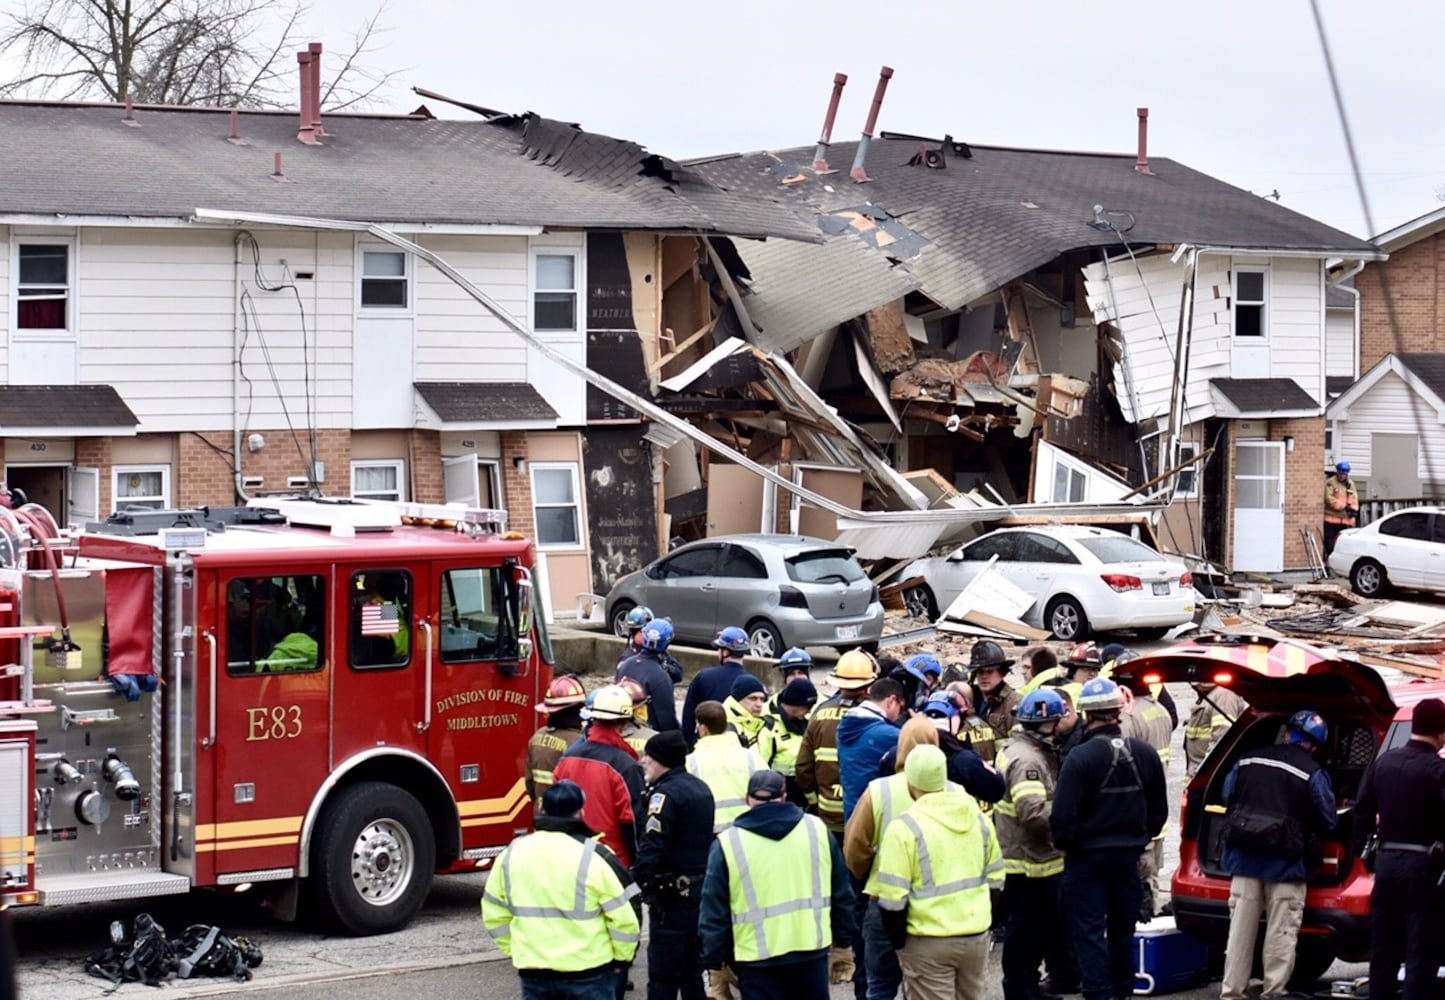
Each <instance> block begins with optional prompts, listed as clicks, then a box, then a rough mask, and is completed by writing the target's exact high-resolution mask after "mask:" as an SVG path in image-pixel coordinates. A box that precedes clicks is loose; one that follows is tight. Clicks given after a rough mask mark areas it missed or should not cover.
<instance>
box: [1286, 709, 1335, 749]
mask: <svg viewBox="0 0 1445 1000" xmlns="http://www.w3.org/2000/svg"><path fill="white" fill-rule="evenodd" d="M1284 728H1285V731H1286V733H1288V736H1287V737H1286V738H1287V739H1288V740H1289V741H1290V742H1291V743H1298V742H1300V741H1301V740H1309V741H1310V742H1311V743H1313V744H1314V745H1315V746H1324V745H1325V741H1326V740H1328V739H1329V738H1330V727H1329V726H1328V725H1326V724H1325V720H1324V719H1323V718H1321V717H1320V713H1318V712H1315V711H1312V710H1310V709H1304V710H1303V711H1300V712H1296V713H1295V714H1294V715H1291V716H1290V717H1289V721H1288V722H1286V723H1285V726H1284Z"/></svg>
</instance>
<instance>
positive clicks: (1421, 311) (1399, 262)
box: [1355, 233, 1445, 373]
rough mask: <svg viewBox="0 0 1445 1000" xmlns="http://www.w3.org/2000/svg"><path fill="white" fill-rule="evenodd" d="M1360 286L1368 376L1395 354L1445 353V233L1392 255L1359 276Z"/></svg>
mask: <svg viewBox="0 0 1445 1000" xmlns="http://www.w3.org/2000/svg"><path fill="white" fill-rule="evenodd" d="M1387 285H1388V289H1389V293H1390V300H1391V301H1392V302H1393V305H1394V322H1391V316H1390V309H1389V308H1388V306H1389V303H1387V301H1386V295H1385V291H1386V286H1387ZM1355 287H1356V288H1357V289H1359V292H1360V371H1361V372H1362V373H1363V372H1366V371H1369V370H1370V367H1371V366H1372V365H1374V364H1375V363H1376V362H1377V361H1379V360H1380V359H1381V358H1383V357H1384V356H1385V355H1386V354H1390V353H1392V352H1393V353H1399V352H1401V351H1442V350H1445V233H1437V234H1436V235H1434V236H1430V237H1427V238H1426V239H1423V240H1421V241H1419V242H1418V243H1414V244H1411V245H1410V246H1408V247H1405V248H1404V249H1402V250H1399V251H1397V252H1395V253H1392V254H1391V255H1390V259H1389V261H1387V262H1386V263H1384V264H1368V265H1366V266H1365V269H1364V270H1363V271H1361V272H1360V273H1359V274H1358V275H1357V276H1356V277H1355ZM1397 328H1398V329H1397Z"/></svg>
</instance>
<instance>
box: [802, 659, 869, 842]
mask: <svg viewBox="0 0 1445 1000" xmlns="http://www.w3.org/2000/svg"><path fill="white" fill-rule="evenodd" d="M877 675H878V666H877V664H876V663H874V662H873V657H871V656H869V655H868V654H867V653H865V652H863V651H862V650H861V649H853V650H849V651H848V652H846V653H844V654H843V655H842V656H840V657H838V663H837V665H836V666H835V667H834V668H833V672H832V673H831V674H829V675H828V680H829V681H830V682H831V683H832V685H833V686H834V687H836V688H837V689H838V693H837V694H835V695H833V697H831V698H829V699H828V700H827V701H825V702H823V703H822V704H821V705H819V706H818V707H817V708H815V709H813V716H812V718H811V719H809V720H808V729H807V731H806V732H805V733H804V734H803V742H802V744H801V745H800V746H799V747H798V770H797V781H798V787H799V788H801V789H802V790H803V792H804V794H806V795H807V796H808V805H809V807H810V809H811V810H812V811H813V812H816V813H817V815H818V818H819V819H821V820H822V821H823V823H824V825H825V826H827V827H828V830H829V832H830V833H833V834H834V835H835V836H836V837H838V838H839V839H840V840H841V839H842V836H843V777H842V773H841V772H840V771H839V770H838V720H839V719H841V718H843V715H844V714H845V713H846V712H847V711H848V710H849V709H851V708H854V707H855V706H857V705H859V704H862V702H863V700H864V699H865V698H867V697H868V686H869V685H870V684H872V683H873V679H874V678H875V677H876V676H877Z"/></svg>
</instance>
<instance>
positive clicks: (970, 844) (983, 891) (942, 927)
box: [877, 791, 1004, 937]
mask: <svg viewBox="0 0 1445 1000" xmlns="http://www.w3.org/2000/svg"><path fill="white" fill-rule="evenodd" d="M1003 879H1004V870H1003V856H1002V855H1001V854H1000V853H999V847H998V837H997V836H995V835H994V830H993V824H992V822H990V820H989V818H988V817H987V816H986V815H984V813H983V812H982V811H981V810H980V809H979V808H978V803H977V802H975V801H974V800H973V799H972V798H970V797H968V796H965V795H953V794H950V793H949V792H946V791H945V792H930V793H928V794H925V795H920V796H919V797H918V798H917V799H916V800H914V803H913V805H912V806H911V807H909V809H908V811H907V812H905V813H903V814H902V815H901V816H899V817H898V818H897V819H895V820H894V821H893V822H892V823H890V824H889V825H888V828H887V829H886V830H884V831H883V846H882V848H881V849H880V850H879V852H878V877H877V883H878V885H877V889H878V895H877V899H878V905H879V906H880V907H882V908H883V909H885V910H894V911H897V910H901V909H903V908H904V907H905V906H906V907H907V908H908V933H909V934H910V935H912V936H914V937H959V936H962V935H968V934H982V933H983V932H984V931H986V930H988V927H989V924H990V923H991V922H992V916H993V913H992V908H991V906H990V903H989V888H990V886H992V887H994V888H998V887H1000V886H1002V885H1003Z"/></svg>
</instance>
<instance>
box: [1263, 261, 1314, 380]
mask: <svg viewBox="0 0 1445 1000" xmlns="http://www.w3.org/2000/svg"><path fill="white" fill-rule="evenodd" d="M1267 316H1268V322H1269V374H1270V377H1272V378H1290V379H1294V380H1295V382H1296V383H1298V384H1299V387H1300V388H1301V389H1303V390H1304V391H1305V392H1307V393H1309V394H1310V395H1311V396H1312V397H1314V399H1315V400H1316V401H1317V402H1319V403H1320V405H1324V399H1325V373H1324V360H1325V357H1324V355H1325V344H1324V331H1325V284H1324V273H1323V271H1322V269H1321V265H1320V262H1319V261H1318V260H1307V259H1296V258H1292V257H1276V258H1274V259H1273V260H1272V261H1271V262H1270V267H1269V308H1268V313H1267Z"/></svg>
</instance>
